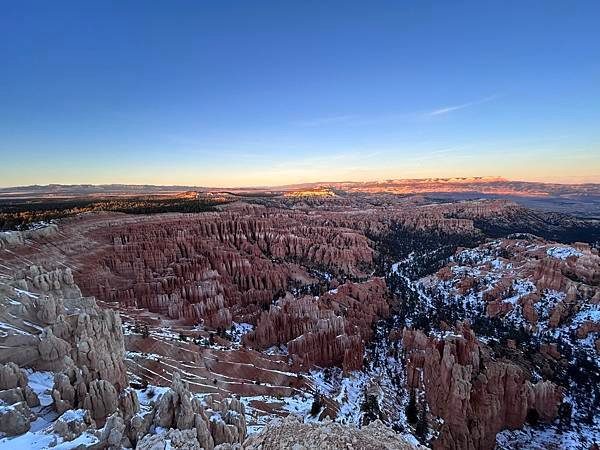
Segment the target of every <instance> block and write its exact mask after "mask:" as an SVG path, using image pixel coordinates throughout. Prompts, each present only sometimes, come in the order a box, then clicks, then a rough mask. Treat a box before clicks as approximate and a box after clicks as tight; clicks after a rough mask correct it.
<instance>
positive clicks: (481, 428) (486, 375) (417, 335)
mask: <svg viewBox="0 0 600 450" xmlns="http://www.w3.org/2000/svg"><path fill="white" fill-rule="evenodd" d="M459 333H460V334H454V333H447V335H446V336H445V337H443V338H439V339H438V338H434V337H427V336H426V335H425V334H423V333H422V332H421V331H418V330H409V329H406V330H405V331H404V333H403V337H402V343H403V346H404V348H405V351H406V372H407V382H408V385H409V387H410V388H412V389H421V390H423V391H424V392H425V397H426V399H427V404H428V406H429V410H430V412H431V414H432V415H433V416H436V417H439V418H441V419H443V424H442V425H441V427H440V429H439V436H438V438H437V439H436V440H435V441H434V442H433V448H434V449H473V450H475V449H492V448H494V446H495V439H496V434H497V433H498V432H499V431H501V430H503V429H507V428H508V429H517V428H521V427H522V426H523V424H524V423H525V420H526V417H527V415H528V413H529V411H535V412H536V413H537V415H538V416H539V417H540V418H541V419H542V420H544V421H551V420H553V419H554V418H555V417H556V415H557V413H558V408H559V406H560V404H561V401H562V390H561V388H559V387H557V386H556V385H554V384H553V383H551V382H548V381H538V382H537V383H532V382H531V381H530V380H529V376H528V375H527V374H526V373H525V371H524V370H523V369H522V368H521V367H520V366H518V365H516V364H514V363H512V362H510V361H508V360H503V359H500V358H494V357H493V355H492V354H491V350H490V349H489V348H487V347H486V346H484V345H483V344H481V343H480V342H478V340H477V339H476V337H475V335H474V333H473V332H472V331H471V329H470V328H469V327H468V326H467V325H461V327H460V329H459Z"/></svg>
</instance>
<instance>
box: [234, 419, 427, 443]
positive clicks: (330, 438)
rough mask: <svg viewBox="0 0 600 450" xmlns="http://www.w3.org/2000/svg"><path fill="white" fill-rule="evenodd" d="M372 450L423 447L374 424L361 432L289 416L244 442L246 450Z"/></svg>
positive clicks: (330, 423)
mask: <svg viewBox="0 0 600 450" xmlns="http://www.w3.org/2000/svg"><path fill="white" fill-rule="evenodd" d="M314 448H318V449H323V450H336V449H342V448H344V449H346V448H347V449H357V450H358V449H370V450H371V449H372V450H392V449H393V450H418V449H423V450H424V449H425V447H422V446H420V445H415V444H412V443H410V442H408V441H407V440H406V439H404V438H403V437H401V436H400V435H398V434H396V433H394V432H393V431H392V430H390V429H389V428H387V427H385V425H383V424H382V423H381V422H380V421H378V420H377V421H374V422H371V423H370V424H368V425H367V426H364V427H362V428H360V429H357V428H353V427H348V426H343V425H340V424H338V423H332V422H328V421H326V422H324V423H320V424H307V423H302V422H300V421H299V420H298V419H297V418H295V417H293V416H289V417H288V418H286V419H284V420H280V421H274V422H272V423H270V424H268V425H267V426H266V427H265V428H264V429H263V430H262V431H261V432H260V433H257V434H254V435H252V436H250V437H249V438H248V439H247V440H246V441H245V442H244V449H246V450H309V449H314Z"/></svg>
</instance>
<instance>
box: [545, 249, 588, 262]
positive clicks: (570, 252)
mask: <svg viewBox="0 0 600 450" xmlns="http://www.w3.org/2000/svg"><path fill="white" fill-rule="evenodd" d="M546 254H547V255H548V256H551V257H553V258H557V259H562V260H565V259H567V258H569V257H570V256H575V257H576V258H579V257H580V256H581V255H583V253H581V252H580V251H578V250H576V249H574V248H573V247H550V248H549V249H548V250H546Z"/></svg>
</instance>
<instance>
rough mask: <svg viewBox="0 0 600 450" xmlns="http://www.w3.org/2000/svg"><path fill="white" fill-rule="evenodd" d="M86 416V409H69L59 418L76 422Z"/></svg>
mask: <svg viewBox="0 0 600 450" xmlns="http://www.w3.org/2000/svg"><path fill="white" fill-rule="evenodd" d="M84 418H85V410H84V409H69V410H68V411H65V412H64V413H63V415H62V416H60V417H59V419H61V420H63V421H64V422H76V421H82V420H84Z"/></svg>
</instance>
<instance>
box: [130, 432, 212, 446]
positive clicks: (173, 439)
mask: <svg viewBox="0 0 600 450" xmlns="http://www.w3.org/2000/svg"><path fill="white" fill-rule="evenodd" d="M167 443H168V444H167ZM166 448H171V449H174V450H201V449H202V448H203V447H201V446H200V443H199V442H198V440H197V439H196V430H194V429H193V428H192V429H190V430H173V429H171V430H169V431H167V432H166V433H164V434H148V435H146V436H144V438H143V439H142V440H141V441H140V442H138V444H137V446H136V450H164V449H166Z"/></svg>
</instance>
